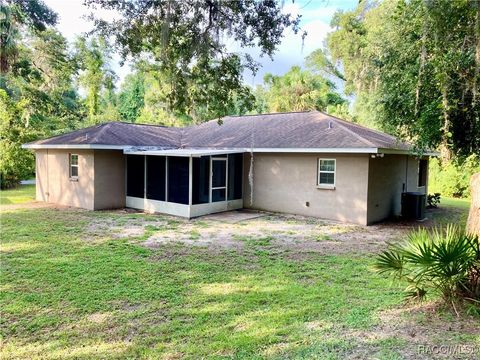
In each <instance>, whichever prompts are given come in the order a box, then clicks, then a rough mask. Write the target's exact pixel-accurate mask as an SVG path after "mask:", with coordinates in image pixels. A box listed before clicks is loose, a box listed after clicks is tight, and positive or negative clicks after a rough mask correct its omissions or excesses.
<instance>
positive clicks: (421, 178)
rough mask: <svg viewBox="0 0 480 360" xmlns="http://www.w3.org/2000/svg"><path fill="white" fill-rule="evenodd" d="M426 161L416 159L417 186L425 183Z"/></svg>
mask: <svg viewBox="0 0 480 360" xmlns="http://www.w3.org/2000/svg"><path fill="white" fill-rule="evenodd" d="M427 171H428V161H427V160H419V161H418V187H422V186H425V185H427Z"/></svg>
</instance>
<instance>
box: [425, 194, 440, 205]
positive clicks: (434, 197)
mask: <svg viewBox="0 0 480 360" xmlns="http://www.w3.org/2000/svg"><path fill="white" fill-rule="evenodd" d="M440 195H441V194H440V193H435V194H428V195H427V205H428V207H429V208H436V207H438V204H440Z"/></svg>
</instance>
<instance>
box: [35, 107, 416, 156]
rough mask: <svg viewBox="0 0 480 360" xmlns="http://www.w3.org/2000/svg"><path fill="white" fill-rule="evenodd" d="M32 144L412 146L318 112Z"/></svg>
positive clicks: (109, 126)
mask: <svg viewBox="0 0 480 360" xmlns="http://www.w3.org/2000/svg"><path fill="white" fill-rule="evenodd" d="M31 144H35V145H44V146H48V145H84V144H91V145H116V146H135V147H141V146H154V147H162V148H172V149H173V148H280V149H282V148H285V149H286V148H289V149H291V148H300V149H308V148H333V149H335V148H386V149H400V150H407V149H409V148H410V146H409V145H408V144H406V143H402V142H400V141H398V140H397V139H396V138H395V137H393V136H390V135H388V134H385V133H382V132H379V131H375V130H371V129H368V128H366V127H363V126H361V125H358V124H354V123H352V122H348V121H345V120H341V119H338V118H336V117H334V116H330V115H327V114H325V113H322V112H319V111H308V112H290V113H274V114H262V115H247V116H226V117H224V118H222V121H220V122H219V121H218V120H211V121H208V122H206V123H203V124H200V125H194V126H190V127H186V128H175V127H164V126H155V125H139V124H130V123H122V122H110V123H105V124H101V125H97V126H93V127H89V128H85V129H81V130H77V131H74V132H71V133H67V134H64V135H60V136H55V137H52V138H49V139H44V140H39V141H36V142H34V143H31Z"/></svg>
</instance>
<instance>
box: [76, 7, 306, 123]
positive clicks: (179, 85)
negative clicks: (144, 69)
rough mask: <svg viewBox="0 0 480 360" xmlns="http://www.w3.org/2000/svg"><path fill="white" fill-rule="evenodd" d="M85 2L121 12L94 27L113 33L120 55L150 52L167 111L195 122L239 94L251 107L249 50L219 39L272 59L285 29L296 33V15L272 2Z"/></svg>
mask: <svg viewBox="0 0 480 360" xmlns="http://www.w3.org/2000/svg"><path fill="white" fill-rule="evenodd" d="M85 3H86V4H87V5H88V6H90V7H92V8H93V9H95V8H97V7H101V8H104V9H109V10H115V11H117V12H118V13H119V14H120V15H121V17H120V18H119V19H117V20H113V21H104V20H101V19H96V20H95V24H96V28H97V30H98V31H99V32H101V33H103V34H104V35H105V36H106V37H108V36H112V37H113V38H114V40H115V44H116V45H117V47H118V49H119V51H120V53H121V54H122V56H123V58H124V59H125V58H127V57H129V56H133V57H137V56H139V55H142V54H147V55H148V56H149V57H151V59H153V64H152V66H153V67H154V68H155V71H157V72H159V73H160V74H161V75H160V76H161V77H162V82H163V84H164V85H163V93H164V97H165V104H166V106H167V107H168V109H169V110H170V111H173V112H177V113H179V114H185V115H189V116H191V117H192V118H194V119H195V120H205V119H207V118H212V117H215V116H222V115H225V114H227V113H228V109H230V108H231V107H232V106H234V105H233V104H234V103H235V102H236V101H238V99H239V98H243V99H245V102H246V104H248V107H250V108H251V106H252V104H251V103H250V104H249V101H248V100H249V99H251V94H250V91H249V89H248V88H246V87H245V86H244V84H243V81H242V72H243V70H244V69H245V68H247V69H250V70H251V71H256V69H257V68H258V64H257V63H256V62H255V61H254V60H253V59H252V58H251V57H250V56H249V55H248V54H241V53H239V52H235V51H233V50H230V49H229V48H228V47H227V44H226V37H228V38H230V39H233V40H234V41H235V42H236V43H237V44H238V45H239V46H240V47H243V48H244V47H253V46H257V47H258V48H259V49H260V51H261V54H262V55H267V56H272V55H273V53H274V51H275V49H276V47H277V46H278V45H279V43H280V41H281V39H282V35H283V32H284V30H285V29H286V28H288V27H291V28H293V30H294V31H295V32H297V31H298V30H299V27H298V24H299V18H293V17H292V16H290V15H288V14H284V13H282V11H281V4H280V3H279V2H278V1H274V0H262V1H258V0H235V1H222V0H193V1H150V0H137V1H132V0H115V1H112V0H85ZM199 104H200V105H201V109H199Z"/></svg>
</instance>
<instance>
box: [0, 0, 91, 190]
mask: <svg viewBox="0 0 480 360" xmlns="http://www.w3.org/2000/svg"><path fill="white" fill-rule="evenodd" d="M0 11H1V13H2V14H7V15H9V16H10V17H8V18H7V17H5V16H4V17H2V18H1V19H0V21H1V22H2V26H3V25H4V24H7V23H8V24H9V25H8V24H7V25H8V29H9V30H8V31H9V32H10V35H11V32H12V31H14V32H15V36H14V37H12V38H11V40H12V39H13V40H12V41H13V42H12V46H14V49H15V51H14V52H10V53H8V54H6V55H5V53H3V52H2V55H5V56H4V58H2V73H1V74H0V186H1V188H6V187H12V186H15V185H16V184H18V182H19V181H20V180H22V179H24V178H25V177H28V176H31V175H32V174H33V171H34V168H35V166H34V157H33V154H32V153H31V152H29V151H27V150H24V149H22V148H21V145H22V144H23V143H26V142H29V141H33V140H35V139H37V138H38V137H45V136H50V135H55V134H58V133H59V132H65V131H69V130H72V129H74V128H76V127H77V126H78V125H79V123H80V118H81V116H82V107H81V105H80V104H79V101H78V97H77V94H76V92H75V90H74V89H73V86H72V81H73V77H74V75H75V73H76V71H77V69H76V67H75V63H74V61H73V58H72V56H71V54H70V53H69V50H68V44H67V41H66V39H65V38H64V37H63V36H62V35H61V34H60V33H59V32H58V31H56V30H55V29H54V28H53V27H51V26H50V25H51V24H54V22H55V21H56V16H54V13H53V12H52V11H51V10H49V9H48V8H46V7H45V5H44V4H43V3H42V2H40V1H34V0H32V1H17V2H8V1H7V5H2V6H1V8H0ZM5 29H6V28H4V27H2V29H1V34H2V36H3V35H4V30H5ZM13 29H14V30H13ZM20 40H21V41H20ZM4 45H5V46H6V43H5V42H4V41H3V38H2V51H3V49H4ZM9 46H10V45H9Z"/></svg>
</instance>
